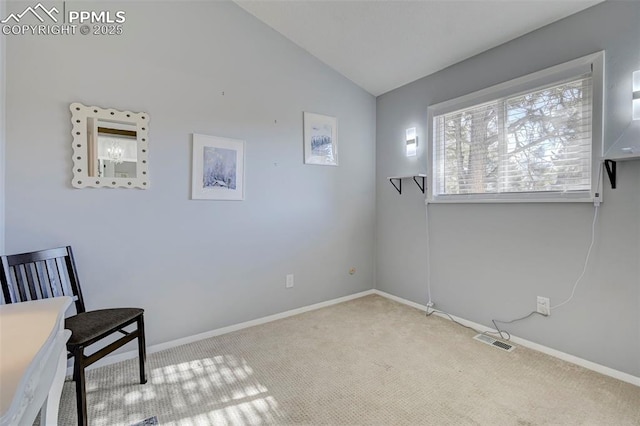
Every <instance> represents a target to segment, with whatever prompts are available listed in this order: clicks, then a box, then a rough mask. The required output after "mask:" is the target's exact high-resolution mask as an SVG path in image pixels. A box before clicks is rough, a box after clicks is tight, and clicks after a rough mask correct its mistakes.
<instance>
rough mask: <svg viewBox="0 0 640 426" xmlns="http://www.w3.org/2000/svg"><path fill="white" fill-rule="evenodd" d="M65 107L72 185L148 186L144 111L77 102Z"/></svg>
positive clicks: (147, 153) (147, 155) (84, 186)
mask: <svg viewBox="0 0 640 426" xmlns="http://www.w3.org/2000/svg"><path fill="white" fill-rule="evenodd" d="M69 109H70V110H71V124H72V130H71V133H72V135H73V180H72V181H71V184H72V185H73V186H74V187H75V188H86V187H94V188H99V187H107V188H117V187H124V188H142V189H146V188H148V187H149V115H148V114H146V113H144V112H131V111H118V110H115V109H111V108H109V109H104V108H100V107H95V106H85V105H83V104H80V103H77V102H74V103H72V104H71V106H70V107H69ZM107 143H110V145H108V146H107ZM117 167H121V169H120V170H117Z"/></svg>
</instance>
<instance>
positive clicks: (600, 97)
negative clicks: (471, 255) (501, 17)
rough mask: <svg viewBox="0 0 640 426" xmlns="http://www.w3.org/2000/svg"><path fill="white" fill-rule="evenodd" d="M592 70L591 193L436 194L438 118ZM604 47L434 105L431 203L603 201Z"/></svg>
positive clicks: (430, 141)
mask: <svg viewBox="0 0 640 426" xmlns="http://www.w3.org/2000/svg"><path fill="white" fill-rule="evenodd" d="M587 72H591V77H592V81H593V93H592V127H591V135H592V136H591V138H592V139H591V142H592V146H591V157H592V158H591V189H590V191H588V195H587V194H585V193H584V192H582V193H579V194H575V193H568V192H567V193H564V192H536V193H530V192H527V193H498V194H495V193H491V194H447V195H439V196H438V195H436V194H434V191H433V186H434V184H435V173H436V161H437V159H436V158H435V151H434V141H435V132H436V128H435V127H436V126H435V124H434V117H437V116H440V115H443V114H447V113H450V112H453V111H458V110H461V109H465V108H469V107H472V106H475V105H480V104H483V103H486V102H491V101H494V100H496V99H498V98H502V97H507V96H512V95H517V94H519V93H523V92H527V91H533V90H535V89H537V88H539V87H542V86H545V85H550V84H553V83H556V82H562V81H565V80H567V79H568V78H571V77H578V76H580V75H583V74H586V73H587ZM603 101H604V50H603V51H600V52H596V53H593V54H591V55H587V56H583V57H581V58H578V59H574V60H572V61H569V62H565V63H563V64H560V65H556V66H553V67H550V68H546V69H544V70H541V71H537V72H534V73H532V74H528V75H525V76H523V77H519V78H516V79H513V80H510V81H507V82H504V83H500V84H497V85H495V86H491V87H488V88H486V89H482V90H479V91H477V92H473V93H470V94H468V95H464V96H461V97H458V98H455V99H451V100H448V101H445V102H441V103H438V104H435V105H430V106H429V107H428V108H427V123H428V127H427V128H429V129H431V130H430V131H428V132H427V133H428V146H427V151H428V153H427V164H428V165H429V166H428V173H427V202H428V203H514V202H515V203H529V202H595V201H596V200H597V201H599V202H600V201H602V191H600V190H598V188H599V187H601V186H600V185H601V180H602V173H600V171H601V167H602V162H601V160H602V153H603V152H604V151H603V149H604V145H603V143H604V138H603V132H604V128H603V127H604V126H603V113H604V102H603Z"/></svg>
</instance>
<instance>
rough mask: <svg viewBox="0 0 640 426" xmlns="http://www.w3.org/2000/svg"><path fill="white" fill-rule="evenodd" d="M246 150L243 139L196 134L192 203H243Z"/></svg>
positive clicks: (194, 139) (194, 135)
mask: <svg viewBox="0 0 640 426" xmlns="http://www.w3.org/2000/svg"><path fill="white" fill-rule="evenodd" d="M244 148H245V142H244V141H243V140H240V139H230V138H223V137H219V136H208V135H200V134H196V133H194V134H193V163H192V166H193V169H192V179H191V199H192V200H228V201H240V200H244Z"/></svg>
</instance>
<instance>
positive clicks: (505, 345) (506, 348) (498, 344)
mask: <svg viewBox="0 0 640 426" xmlns="http://www.w3.org/2000/svg"><path fill="white" fill-rule="evenodd" d="M473 338H474V339H476V340H479V341H481V342H482V343H486V344H487V345H491V346H495V347H496V348H498V349H502V350H503V351H507V352H511V351H512V350H514V349H515V348H516V347H515V346H513V345H512V344H509V343H505V342H503V341H501V340H496V339H494V338H493V337H489V336H487V335H486V334H477V335H475V336H473Z"/></svg>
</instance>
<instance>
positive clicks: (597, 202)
mask: <svg viewBox="0 0 640 426" xmlns="http://www.w3.org/2000/svg"><path fill="white" fill-rule="evenodd" d="M602 167H603V165H602V163H601V164H600V167H599V169H598V181H597V183H596V196H597V197H600V180H601V179H602ZM593 205H594V207H593V208H594V212H593V222H592V223H591V244H589V250H587V256H586V257H585V259H584V266H583V267H582V273H581V274H580V276H579V277H578V279H577V280H576V282H575V283H574V284H573V288H572V289H571V296H569V298H568V299H567V300H565V301H564V302H560V303H558V304H557V305H555V306H551V307H550V308H549V309H552V310H553V309H556V308H559V307H560V306H563V305H565V304H567V303H569V302H570V301H571V299H573V295H574V294H575V292H576V288H578V284H579V283H580V281H582V278H583V277H584V274H585V273H586V272H587V267H588V266H589V259H590V258H591V249H593V245H594V244H595V242H596V221H597V220H598V206H599V205H600V199H599V198H596V200H595V201H594V204H593Z"/></svg>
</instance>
